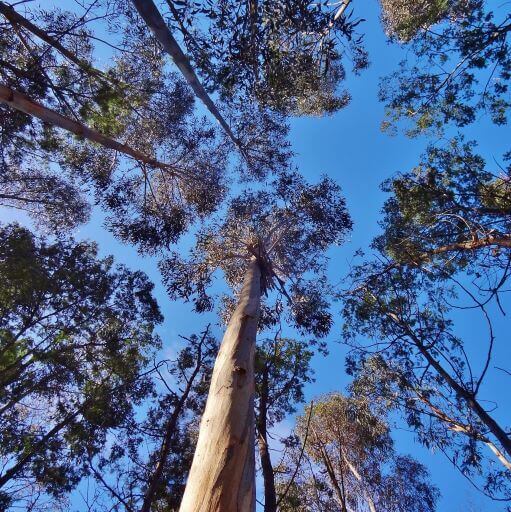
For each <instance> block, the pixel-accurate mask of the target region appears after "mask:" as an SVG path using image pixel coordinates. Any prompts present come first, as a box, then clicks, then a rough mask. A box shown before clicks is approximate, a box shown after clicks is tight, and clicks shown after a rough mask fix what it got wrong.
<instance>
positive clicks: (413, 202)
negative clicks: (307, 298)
mask: <svg viewBox="0 0 511 512" xmlns="http://www.w3.org/2000/svg"><path fill="white" fill-rule="evenodd" d="M476 147H477V146H476V144H475V143H474V142H465V141H464V140H463V138H461V137H457V138H454V139H452V140H451V141H449V143H448V144H445V145H444V146H438V145H437V146H433V145H432V146H430V147H429V148H428V149H427V151H426V154H425V155H423V157H422V158H421V160H420V163H419V165H417V167H415V168H414V169H412V170H411V171H409V172H406V173H402V174H398V175H396V176H394V177H392V178H391V179H389V180H387V181H386V182H385V183H384V184H383V187H382V188H383V190H384V191H385V192H388V193H391V196H390V198H389V199H388V200H387V201H386V202H385V206H384V209H383V213H384V218H383V220H382V222H381V225H382V227H383V228H384V234H383V235H381V236H380V237H378V238H377V239H376V240H375V242H374V246H375V247H376V248H377V249H379V250H380V251H382V252H384V253H385V254H387V255H388V256H389V257H390V258H392V259H393V260H394V261H395V262H398V263H403V264H409V265H417V266H424V265H427V267H428V269H429V271H430V272H434V273H436V274H437V275H438V276H439V277H442V276H444V277H446V278H448V277H449V276H451V275H453V274H459V273H460V272H464V273H469V274H470V275H471V276H473V278H474V282H476V283H477V282H481V281H482V280H483V279H484V282H482V283H481V284H480V286H479V289H480V290H482V289H484V288H486V289H491V294H492V295H495V293H497V292H498V291H499V288H501V287H502V286H503V285H504V284H505V282H506V280H507V277H508V267H509V261H510V257H511V253H510V248H511V185H510V176H511V167H509V166H508V167H507V168H504V167H502V166H501V165H499V164H498V162H496V163H495V164H493V167H494V169H491V167H490V166H489V165H488V164H487V163H486V161H485V160H484V159H483V158H482V157H481V156H480V155H478V154H477V153H476V152H475V150H476ZM504 158H505V160H508V159H509V155H507V156H505V157H504ZM476 274H477V275H476Z"/></svg>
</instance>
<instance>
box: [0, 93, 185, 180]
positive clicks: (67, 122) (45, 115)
mask: <svg viewBox="0 0 511 512" xmlns="http://www.w3.org/2000/svg"><path fill="white" fill-rule="evenodd" d="M0 102H2V103H5V104H6V105H9V107H11V108H14V109H16V110H19V111H20V112H24V113H25V114H28V115H29V116H32V117H37V118H38V119H40V120H41V121H43V122H45V123H48V124H51V125H53V126H57V127H59V128H62V129H63V130H66V131H68V132H71V133H74V134H75V135H77V136H79V137H83V138H84V139H87V140H90V141H92V142H96V143H97V144H100V145H101V146H104V147H105V148H108V149H113V150H115V151H119V153H123V154H125V155H128V156H130V157H132V158H134V159H135V160H137V161H139V162H142V163H144V164H147V165H150V166H152V167H157V168H159V169H166V170H171V171H172V172H174V173H175V174H177V172H176V171H175V170H174V169H173V168H171V167H170V166H169V165H167V164H164V163H163V162H159V161H158V160H156V159H154V158H151V157H149V156H147V155H144V154H143V153H140V152H139V151H137V150H136V149H133V148H131V147H130V146H126V145H125V144H122V143H121V142H117V141H116V140H114V139H111V138H110V137H107V136H106V135H103V134H102V133H99V132H97V131H96V130H93V129H92V128H89V127H88V126H86V125H84V124H82V123H79V122H78V121H74V120H73V119H70V118H69V117H66V116H63V115H61V114H59V113H58V112H55V111H54V110H51V109H49V108H46V107H45V106H44V105H41V104H40V103H37V102H36V101H33V100H32V99H31V98H29V97H28V96H27V95H26V94H23V93H21V92H19V91H16V90H14V89H11V88H10V87H6V86H5V85H1V84H0Z"/></svg>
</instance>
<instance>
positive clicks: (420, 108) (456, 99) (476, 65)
mask: <svg viewBox="0 0 511 512" xmlns="http://www.w3.org/2000/svg"><path fill="white" fill-rule="evenodd" d="M381 5H382V9H383V16H382V17H383V22H384V26H385V27H386V29H387V32H388V34H389V35H390V36H391V38H393V39H395V40H397V41H399V42H400V43H402V44H406V45H410V47H411V50H412V51H411V52H409V53H408V57H407V59H406V60H404V61H403V62H402V63H401V65H400V69H399V70H398V71H396V72H395V73H393V74H391V75H390V76H389V77H387V78H386V79H384V80H383V82H382V85H381V88H380V96H381V99H382V100H383V101H384V102H385V104H386V106H387V114H388V115H387V120H386V121H385V123H384V126H387V127H388V126H391V125H393V124H395V123H396V122H397V121H400V120H404V121H409V129H408V134H410V135H416V134H418V133H420V132H422V131H425V130H435V131H442V130H443V128H444V125H445V124H447V123H452V124H454V125H455V126H458V127H460V126H465V125H467V124H469V123H472V122H474V121H475V120H476V116H477V115H478V113H488V114H489V115H490V117H491V119H492V120H493V122H494V123H496V124H499V125H501V124H505V123H506V122H507V112H508V110H509V106H510V98H509V80H510V76H511V74H510V72H511V56H510V52H509V34H510V33H511V16H510V14H509V9H508V8H507V6H506V5H504V4H502V5H497V4H492V3H491V2H484V1H482V0H421V1H419V2H406V1H403V0H381Z"/></svg>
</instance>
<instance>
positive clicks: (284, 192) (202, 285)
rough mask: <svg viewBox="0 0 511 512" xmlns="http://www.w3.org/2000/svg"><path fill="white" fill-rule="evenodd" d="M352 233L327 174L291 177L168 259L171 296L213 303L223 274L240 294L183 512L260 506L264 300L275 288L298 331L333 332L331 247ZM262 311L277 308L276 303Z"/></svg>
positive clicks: (238, 201)
mask: <svg viewBox="0 0 511 512" xmlns="http://www.w3.org/2000/svg"><path fill="white" fill-rule="evenodd" d="M350 227H351V220H350V218H349V215H348V213H347V211H346V206H345V203H344V199H343V198H342V196H341V194H340V189H339V187H338V186H337V185H336V184H335V183H333V182H332V181H331V180H329V179H327V178H323V179H322V180H321V181H320V182H319V183H318V184H317V185H307V184H306V183H305V182H304V180H303V179H302V178H301V176H300V175H298V174H297V173H286V174H282V175H281V176H279V178H277V179H276V180H275V181H274V182H273V183H271V184H270V186H269V187H268V188H267V189H265V190H262V191H254V192H245V193H243V194H241V195H240V196H239V197H237V198H235V199H233V200H232V202H231V203H230V206H229V208H228V210H227V212H226V214H225V216H224V217H223V218H222V219H220V220H219V221H218V222H213V223H212V224H210V225H209V226H206V227H205V228H204V229H202V230H200V231H199V232H198V234H197V242H196V244H195V246H194V247H193V248H192V250H191V253H190V257H189V259H188V260H183V259H182V258H180V257H179V256H178V255H177V254H174V255H172V256H171V257H169V258H168V259H167V260H166V261H164V262H163V263H162V265H161V270H162V273H163V278H164V281H165V282H166V284H167V289H168V291H169V293H170V296H171V297H180V298H185V299H188V300H193V302H194V304H195V309H196V310H198V311H203V310H205V309H208V308H211V307H212V306H213V299H212V297H211V296H210V295H209V294H208V287H209V285H210V284H211V282H212V279H213V274H214V273H215V271H216V270H217V269H218V270H221V271H223V273H224V275H225V279H226V281H227V284H228V285H229V286H230V287H231V288H232V289H233V290H235V291H237V292H238V298H237V305H236V307H235V309H234V311H233V312H232V314H231V315H230V320H229V323H228V326H227V330H226V332H225V335H224V338H223V341H222V344H221V347H220V351H219V354H218V356H217V360H216V362H215V367H214V370H213V375H212V379H211V386H210V391H209V395H208V400H207V403H206V409H205V412H204V415H203V417H202V421H201V428H200V431H199V438H198V442H197V448H196V451H195V456H194V462H193V464H192V468H191V471H190V475H189V477H188V483H187V487H186V490H185V494H184V497H183V502H182V505H181V510H199V509H200V508H201V507H206V509H207V510H220V509H221V510H235V509H236V507H239V508H242V509H243V510H252V509H253V507H254V506H255V496H254V494H255V476H254V472H255V465H254V458H255V453H254V438H255V435H254V409H253V407H254V352H255V342H256V333H257V328H258V320H259V316H260V313H261V309H262V308H261V297H262V295H263V294H265V293H268V292H270V291H272V290H275V293H276V294H277V295H278V294H281V295H282V294H283V295H284V297H285V298H286V300H287V301H288V302H289V307H287V308H286V312H284V311H283V312H282V314H284V315H285V316H286V317H287V319H288V320H289V321H290V322H291V323H292V324H293V325H295V326H296V327H297V328H298V329H299V330H301V331H303V332H309V333H311V334H313V335H314V336H319V337H321V336H324V335H326V334H327V333H328V331H329V329H330V326H331V323H332V319H331V314H330V312H329V300H328V299H329V297H328V285H327V281H326V276H325V266H326V259H325V251H326V250H327V249H328V248H329V246H331V245H332V244H337V243H340V242H342V240H343V238H344V236H345V234H346V233H347V231H349V229H350ZM283 306H284V303H283V302H282V301H280V305H279V306H278V307H283ZM263 309H264V310H268V311H270V312H271V311H274V309H272V307H271V304H266V306H265V307H264V308H263ZM269 317H271V315H269ZM266 320H268V319H267V318H263V323H264V321H266ZM268 321H270V320H268Z"/></svg>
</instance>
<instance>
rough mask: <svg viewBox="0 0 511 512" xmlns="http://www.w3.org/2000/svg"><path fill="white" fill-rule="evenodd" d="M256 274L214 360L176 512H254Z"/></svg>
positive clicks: (255, 268)
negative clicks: (194, 447) (189, 463)
mask: <svg viewBox="0 0 511 512" xmlns="http://www.w3.org/2000/svg"><path fill="white" fill-rule="evenodd" d="M260 300H261V271H260V268H259V265H258V263H257V261H256V259H255V258H254V259H252V260H251V262H250V264H249V266H248V269H247V273H246V276H245V282H244V284H243V289H242V292H241V296H240V299H239V302H238V306H237V307H236V309H235V311H234V313H233V315H232V317H231V319H230V321H229V325H228V326H227V330H226V331H225V335H224V338H223V340H222V345H221V346H220V350H219V352H218V356H217V358H216V362H215V367H214V369H213V375H212V378H211V385H210V389H209V395H208V400H207V403H206V409H205V411H204V415H203V416H202V420H201V425H200V430H199V439H198V441H197V447H196V449H195V455H194V458H193V463H192V467H191V470H190V475H189V477H188V482H187V485H186V489H185V493H184V496H183V501H182V502H181V508H180V512H199V511H200V512H206V511H207V512H213V511H214V512H253V511H255V445H254V442H255V437H254V353H255V341H256V333H257V323H258V319H259V309H260Z"/></svg>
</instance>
